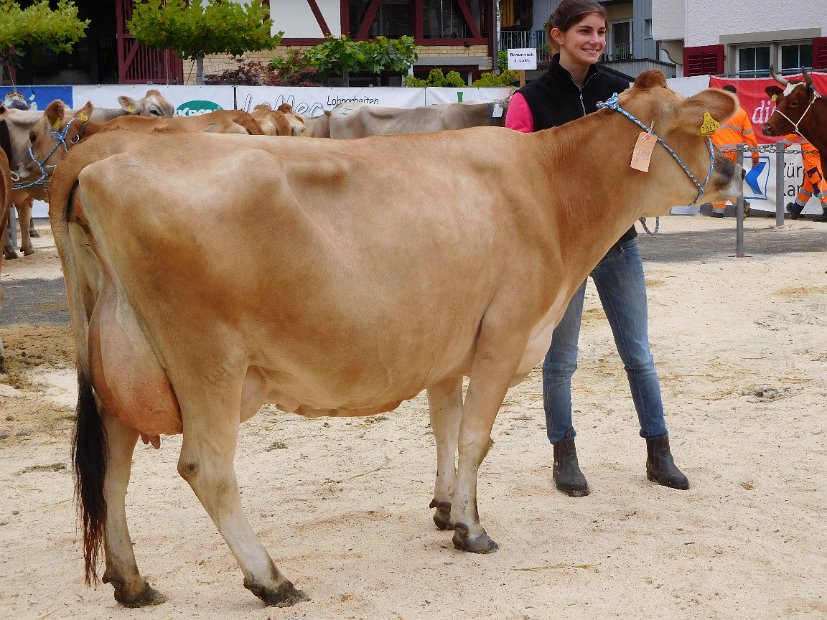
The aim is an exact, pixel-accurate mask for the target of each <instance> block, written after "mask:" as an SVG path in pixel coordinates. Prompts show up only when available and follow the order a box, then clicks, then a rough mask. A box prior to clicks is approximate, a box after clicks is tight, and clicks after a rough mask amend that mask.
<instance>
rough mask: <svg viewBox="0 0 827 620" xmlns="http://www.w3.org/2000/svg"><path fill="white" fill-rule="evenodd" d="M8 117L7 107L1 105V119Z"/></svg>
mask: <svg viewBox="0 0 827 620" xmlns="http://www.w3.org/2000/svg"><path fill="white" fill-rule="evenodd" d="M5 115H6V106H5V105H3V104H2V103H0V117H1V116H5Z"/></svg>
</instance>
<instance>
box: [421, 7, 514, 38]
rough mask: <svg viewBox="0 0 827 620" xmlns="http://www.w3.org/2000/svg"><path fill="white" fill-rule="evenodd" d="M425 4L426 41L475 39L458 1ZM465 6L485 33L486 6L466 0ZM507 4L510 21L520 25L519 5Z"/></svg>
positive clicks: (476, 24)
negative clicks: (482, 20) (483, 19)
mask: <svg viewBox="0 0 827 620" xmlns="http://www.w3.org/2000/svg"><path fill="white" fill-rule="evenodd" d="M423 4H424V6H423V9H424V11H423V13H424V20H425V24H424V26H425V28H424V34H425V38H426V39H457V38H460V39H467V38H474V32H473V30H472V28H471V26H470V25H469V24H468V22H467V21H466V19H465V16H464V15H463V11H462V9H461V8H460V6H459V2H458V1H457V0H425V1H424V3H423ZM465 4H466V6H467V9H468V13H469V14H470V16H471V19H472V20H473V22H474V25H475V26H476V27H477V30H478V31H480V32H482V31H484V28H483V27H482V22H481V19H482V17H483V15H484V10H483V7H484V6H485V5H484V4H483V2H482V0H465ZM506 4H507V9H508V11H509V19H510V20H511V21H512V22H514V23H519V21H520V15H519V10H520V5H519V3H515V4H510V5H509V4H508V3H506Z"/></svg>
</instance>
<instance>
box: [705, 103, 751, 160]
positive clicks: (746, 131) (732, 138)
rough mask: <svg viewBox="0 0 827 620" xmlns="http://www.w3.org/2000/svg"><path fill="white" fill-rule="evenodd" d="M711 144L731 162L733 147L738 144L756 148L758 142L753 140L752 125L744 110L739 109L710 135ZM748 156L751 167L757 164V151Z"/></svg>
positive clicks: (734, 153) (733, 158) (733, 153)
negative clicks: (750, 158) (750, 160)
mask: <svg viewBox="0 0 827 620" xmlns="http://www.w3.org/2000/svg"><path fill="white" fill-rule="evenodd" d="M712 144H714V145H715V146H717V147H718V148H719V149H721V150H722V151H724V155H725V156H726V157H728V158H729V159H731V160H732V161H735V159H736V156H737V155H736V152H735V147H736V146H738V145H739V144H746V145H748V146H753V147H757V146H758V140H756V139H755V132H754V131H753V130H752V123H751V122H750V120H749V116H748V115H747V113H746V112H745V111H744V108H740V107H739V108H738V111H737V112H735V115H734V116H733V117H732V118H731V119H729V120H728V121H727V122H726V123H725V124H723V125H721V126H720V127H719V128H718V129H716V130H715V133H714V134H712ZM746 156H747V154H746V153H744V157H745V158H746ZM749 156H750V157H752V164H753V165H755V164H757V163H758V151H752V152H751V153H750V154H749Z"/></svg>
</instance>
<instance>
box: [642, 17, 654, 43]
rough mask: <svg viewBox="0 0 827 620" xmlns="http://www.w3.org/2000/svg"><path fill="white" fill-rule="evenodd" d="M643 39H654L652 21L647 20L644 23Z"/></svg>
mask: <svg viewBox="0 0 827 620" xmlns="http://www.w3.org/2000/svg"><path fill="white" fill-rule="evenodd" d="M643 38H644V39H651V38H652V20H651V19H647V20H645V21H644V22H643Z"/></svg>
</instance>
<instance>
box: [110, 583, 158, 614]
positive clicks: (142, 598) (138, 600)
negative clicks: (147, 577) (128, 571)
mask: <svg viewBox="0 0 827 620" xmlns="http://www.w3.org/2000/svg"><path fill="white" fill-rule="evenodd" d="M115 600H116V601H118V602H119V603H120V604H121V605H123V606H124V607H130V608H133V609H134V608H137V607H149V606H150V605H160V604H161V603H165V602H166V600H167V597H166V596H164V595H163V594H161V593H160V592H158V590H156V589H155V588H153V587H152V586H151V585H149V584H148V583H146V584H145V585H144V589H143V590H141V592H140V593H139V594H138V595H137V596H126V595H124V594H123V593H121V592H119V591H118V590H115Z"/></svg>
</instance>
